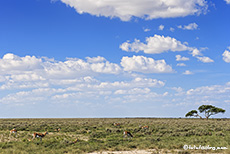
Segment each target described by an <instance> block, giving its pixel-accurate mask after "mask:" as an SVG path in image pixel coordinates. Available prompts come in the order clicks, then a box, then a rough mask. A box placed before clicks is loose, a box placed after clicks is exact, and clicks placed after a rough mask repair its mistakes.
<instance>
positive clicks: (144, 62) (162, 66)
mask: <svg viewBox="0 0 230 154" xmlns="http://www.w3.org/2000/svg"><path fill="white" fill-rule="evenodd" d="M121 66H123V67H124V71H135V72H142V73H172V72H173V69H172V67H171V66H169V65H167V64H166V62H165V60H154V59H152V58H147V57H144V56H133V57H123V58H122V60H121Z"/></svg>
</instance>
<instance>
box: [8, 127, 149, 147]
mask: <svg viewBox="0 0 230 154" xmlns="http://www.w3.org/2000/svg"><path fill="white" fill-rule="evenodd" d="M113 125H114V126H115V127H120V126H121V124H120V123H113ZM139 127H140V128H141V129H143V130H145V129H149V126H139ZM60 131H61V128H57V129H54V132H60ZM11 134H15V137H17V130H16V128H13V129H12V130H10V135H11ZM47 134H49V133H48V131H46V132H45V133H44V134H43V133H38V132H34V133H33V134H32V136H33V138H32V139H30V138H29V139H28V141H33V140H34V139H35V138H40V142H42V138H44V137H45V136H46V135H47ZM123 137H124V138H125V137H127V138H133V135H132V134H131V133H130V132H129V131H124V132H123ZM77 141H78V139H76V140H75V141H73V143H76V142H77Z"/></svg>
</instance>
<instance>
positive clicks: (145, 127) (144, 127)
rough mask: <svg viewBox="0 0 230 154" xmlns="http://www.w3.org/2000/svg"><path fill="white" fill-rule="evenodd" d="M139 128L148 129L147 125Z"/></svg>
mask: <svg viewBox="0 0 230 154" xmlns="http://www.w3.org/2000/svg"><path fill="white" fill-rule="evenodd" d="M141 129H149V126H142V127H141Z"/></svg>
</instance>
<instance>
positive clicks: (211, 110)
mask: <svg viewBox="0 0 230 154" xmlns="http://www.w3.org/2000/svg"><path fill="white" fill-rule="evenodd" d="M198 110H199V112H200V113H204V116H205V118H206V119H208V118H209V117H210V116H211V115H215V114H218V113H225V110H224V109H221V108H218V107H215V106H212V105H201V106H200V107H199V108H198ZM191 116H194V117H200V118H201V119H202V117H201V116H200V115H199V114H198V112H197V111H196V110H192V111H190V112H188V113H187V114H186V115H185V117H191Z"/></svg>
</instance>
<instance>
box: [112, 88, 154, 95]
mask: <svg viewBox="0 0 230 154" xmlns="http://www.w3.org/2000/svg"><path fill="white" fill-rule="evenodd" d="M150 91H151V90H150V89H149V88H144V89H141V88H133V89H130V90H116V91H115V92H114V94H116V95H118V94H119V95H124V94H129V95H130V94H131V95H135V94H147V93H149V92H150Z"/></svg>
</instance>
